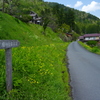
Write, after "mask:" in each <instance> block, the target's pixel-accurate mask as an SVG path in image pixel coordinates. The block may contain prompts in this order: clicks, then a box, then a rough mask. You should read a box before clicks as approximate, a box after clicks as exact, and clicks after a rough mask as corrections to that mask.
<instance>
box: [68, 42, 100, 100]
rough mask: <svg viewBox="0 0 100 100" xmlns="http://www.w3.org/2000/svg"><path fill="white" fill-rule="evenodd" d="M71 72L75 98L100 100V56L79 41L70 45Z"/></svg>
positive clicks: (78, 99)
mask: <svg viewBox="0 0 100 100" xmlns="http://www.w3.org/2000/svg"><path fill="white" fill-rule="evenodd" d="M67 56H68V59H69V73H70V76H71V83H70V84H71V86H72V95H73V99H74V100H100V56H99V55H96V54H93V53H91V52H89V51H87V50H85V49H84V48H83V47H81V46H80V45H79V44H78V43H77V42H72V43H71V44H70V45H69V47H68V52H67Z"/></svg>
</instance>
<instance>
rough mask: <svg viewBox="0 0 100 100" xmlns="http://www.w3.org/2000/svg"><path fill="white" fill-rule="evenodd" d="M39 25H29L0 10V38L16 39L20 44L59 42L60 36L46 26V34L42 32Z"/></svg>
mask: <svg viewBox="0 0 100 100" xmlns="http://www.w3.org/2000/svg"><path fill="white" fill-rule="evenodd" d="M42 32H43V28H42V26H40V25H31V24H30V25H29V24H26V23H22V22H21V21H20V20H18V19H16V18H14V17H12V16H9V15H7V14H3V13H1V12H0V39H17V40H19V41H20V42H21V45H27V46H32V45H43V44H47V42H46V41H48V43H51V42H61V40H60V38H57V37H56V34H55V33H54V32H53V31H52V30H51V29H50V28H48V29H47V30H46V36H44V35H43V34H42Z"/></svg>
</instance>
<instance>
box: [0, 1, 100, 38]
mask: <svg viewBox="0 0 100 100" xmlns="http://www.w3.org/2000/svg"><path fill="white" fill-rule="evenodd" d="M0 8H1V10H2V11H3V12H5V13H8V14H10V15H12V16H14V17H16V18H18V19H20V20H22V21H24V22H26V23H27V22H29V21H30V20H31V17H30V16H29V13H30V11H34V12H36V13H37V14H38V15H39V16H40V17H41V18H42V22H41V25H43V26H44V27H47V26H48V27H50V28H52V30H53V31H54V32H57V33H72V34H74V33H75V34H77V36H78V35H83V34H89V33H99V32H100V19H99V18H97V17H96V16H94V15H92V14H89V13H85V12H83V11H78V10H76V9H73V8H69V7H66V6H64V5H62V4H58V3H54V2H44V1H43V0H1V1H0ZM20 16H21V17H20Z"/></svg>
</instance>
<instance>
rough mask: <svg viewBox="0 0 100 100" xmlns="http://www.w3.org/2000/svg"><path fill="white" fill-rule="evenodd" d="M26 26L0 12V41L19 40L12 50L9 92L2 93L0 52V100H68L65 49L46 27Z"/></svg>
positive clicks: (2, 57)
mask: <svg viewBox="0 0 100 100" xmlns="http://www.w3.org/2000/svg"><path fill="white" fill-rule="evenodd" d="M43 31H44V30H43V27H42V26H40V25H35V24H26V23H23V22H21V21H20V20H18V19H16V18H14V17H11V16H9V15H7V14H4V13H1V12H0V39H1V40H4V39H7V40H10V39H13V40H19V41H20V46H19V47H17V48H13V49H12V58H13V61H12V62H13V63H12V64H13V89H12V90H11V91H10V92H9V93H7V92H6V81H5V78H6V75H5V69H6V68H5V55H4V53H5V51H4V50H0V100H22V99H24V100H72V99H71V96H70V94H71V88H70V85H69V80H70V79H69V74H68V69H67V67H66V65H67V63H66V61H67V58H66V49H67V46H68V45H69V43H68V42H67V43H66V42H63V41H62V40H61V39H60V38H59V37H58V34H57V33H55V32H53V31H52V30H51V29H50V28H47V29H46V30H45V35H44V34H43Z"/></svg>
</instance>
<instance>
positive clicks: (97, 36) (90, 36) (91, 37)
mask: <svg viewBox="0 0 100 100" xmlns="http://www.w3.org/2000/svg"><path fill="white" fill-rule="evenodd" d="M79 40H80V41H83V42H87V41H91V40H94V41H100V33H95V34H85V35H83V36H80V37H79Z"/></svg>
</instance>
